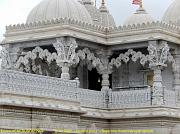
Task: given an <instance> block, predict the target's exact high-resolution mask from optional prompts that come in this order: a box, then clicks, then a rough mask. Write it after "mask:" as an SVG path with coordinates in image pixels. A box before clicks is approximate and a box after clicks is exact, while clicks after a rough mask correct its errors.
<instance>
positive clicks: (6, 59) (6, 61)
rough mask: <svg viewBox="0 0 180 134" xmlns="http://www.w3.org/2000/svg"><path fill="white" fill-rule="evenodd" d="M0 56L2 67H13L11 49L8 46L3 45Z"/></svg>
mask: <svg viewBox="0 0 180 134" xmlns="http://www.w3.org/2000/svg"><path fill="white" fill-rule="evenodd" d="M0 58H1V59H2V62H1V68H2V69H10V68H11V66H12V65H11V59H10V55H9V51H8V48H7V47H2V50H1V53H0Z"/></svg>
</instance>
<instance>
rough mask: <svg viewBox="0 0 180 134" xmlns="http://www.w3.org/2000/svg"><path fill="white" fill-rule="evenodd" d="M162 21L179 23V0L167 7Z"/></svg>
mask: <svg viewBox="0 0 180 134" xmlns="http://www.w3.org/2000/svg"><path fill="white" fill-rule="evenodd" d="M162 21H164V22H167V23H170V22H171V23H175V24H176V23H178V22H180V0H175V1H174V2H173V3H172V4H171V5H170V6H169V8H168V9H167V10H166V12H165V14H164V16H163V18H162Z"/></svg>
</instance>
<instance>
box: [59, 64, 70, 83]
mask: <svg viewBox="0 0 180 134" xmlns="http://www.w3.org/2000/svg"><path fill="white" fill-rule="evenodd" d="M69 67H70V64H68V63H64V64H62V66H61V68H62V73H61V78H62V79H66V80H69V79H70V74H69Z"/></svg>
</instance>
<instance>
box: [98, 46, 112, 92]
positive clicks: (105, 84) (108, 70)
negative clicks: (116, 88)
mask: <svg viewBox="0 0 180 134" xmlns="http://www.w3.org/2000/svg"><path fill="white" fill-rule="evenodd" d="M100 52H101V53H100ZM100 52H99V53H100V54H99V56H100V63H101V64H100V65H99V66H98V67H97V70H98V72H99V74H101V75H102V83H101V86H102V89H101V91H103V90H104V91H105V90H109V89H110V87H109V86H110V82H109V75H110V74H112V65H110V63H109V56H110V55H111V52H106V51H105V50H101V51H100Z"/></svg>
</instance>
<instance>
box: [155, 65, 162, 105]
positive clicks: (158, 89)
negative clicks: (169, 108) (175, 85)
mask: <svg viewBox="0 0 180 134" xmlns="http://www.w3.org/2000/svg"><path fill="white" fill-rule="evenodd" d="M152 69H153V71H154V77H153V96H152V99H153V100H152V104H153V105H163V104H164V96H163V91H164V89H163V85H162V75H161V69H162V66H154V67H152Z"/></svg>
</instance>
